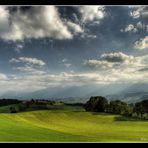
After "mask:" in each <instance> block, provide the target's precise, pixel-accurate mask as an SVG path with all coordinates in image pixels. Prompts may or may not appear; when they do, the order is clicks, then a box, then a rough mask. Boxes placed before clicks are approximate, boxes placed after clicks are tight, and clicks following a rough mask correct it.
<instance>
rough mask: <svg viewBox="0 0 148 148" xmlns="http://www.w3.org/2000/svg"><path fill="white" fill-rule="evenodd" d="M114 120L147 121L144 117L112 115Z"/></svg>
mask: <svg viewBox="0 0 148 148" xmlns="http://www.w3.org/2000/svg"><path fill="white" fill-rule="evenodd" d="M114 120H115V121H133V122H136V121H137V122H139V121H143V122H148V120H145V119H139V118H133V117H124V116H116V117H114Z"/></svg>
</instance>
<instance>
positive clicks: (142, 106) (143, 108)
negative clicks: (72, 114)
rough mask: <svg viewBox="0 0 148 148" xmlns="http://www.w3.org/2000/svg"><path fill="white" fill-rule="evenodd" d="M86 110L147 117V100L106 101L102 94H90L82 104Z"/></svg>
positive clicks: (141, 117)
mask: <svg viewBox="0 0 148 148" xmlns="http://www.w3.org/2000/svg"><path fill="white" fill-rule="evenodd" d="M84 108H85V110H86V111H91V112H105V113H113V114H120V115H123V116H127V117H135V118H140V119H148V100H143V101H140V102H137V103H135V104H127V103H126V102H123V101H121V100H114V101H110V102H109V101H108V100H107V99H106V98H105V97H102V96H92V97H90V99H89V100H88V101H87V102H86V103H85V104H84Z"/></svg>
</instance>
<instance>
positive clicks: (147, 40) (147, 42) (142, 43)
mask: <svg viewBox="0 0 148 148" xmlns="http://www.w3.org/2000/svg"><path fill="white" fill-rule="evenodd" d="M134 48H135V49H137V50H144V49H147V48H148V36H145V37H144V38H141V39H140V40H138V41H136V42H135V44H134Z"/></svg>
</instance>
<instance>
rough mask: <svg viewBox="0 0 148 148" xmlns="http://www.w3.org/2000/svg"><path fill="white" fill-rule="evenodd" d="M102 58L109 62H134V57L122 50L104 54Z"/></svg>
mask: <svg viewBox="0 0 148 148" xmlns="http://www.w3.org/2000/svg"><path fill="white" fill-rule="evenodd" d="M101 59H103V60H106V61H108V62H121V63H122V62H133V60H134V57H133V56H129V55H126V54H124V53H122V52H114V53H108V54H106V53H105V54H102V55H101Z"/></svg>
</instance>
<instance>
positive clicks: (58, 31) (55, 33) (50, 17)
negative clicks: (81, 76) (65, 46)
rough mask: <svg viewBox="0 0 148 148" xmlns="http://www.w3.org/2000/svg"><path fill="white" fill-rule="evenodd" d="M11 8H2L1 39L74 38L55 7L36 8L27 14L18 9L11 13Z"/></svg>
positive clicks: (0, 8) (0, 10)
mask: <svg viewBox="0 0 148 148" xmlns="http://www.w3.org/2000/svg"><path fill="white" fill-rule="evenodd" d="M10 7H11V6H10ZM10 7H3V6H1V7H0V12H1V16H0V37H1V38H2V39H5V40H13V41H16V40H24V39H30V38H35V39H38V38H44V37H51V38H54V39H71V38H72V37H73V35H72V33H71V32H70V31H69V30H68V28H67V26H66V25H65V24H64V22H63V21H62V19H61V18H60V15H59V13H58V10H57V8H56V7H55V6H35V7H31V8H30V9H29V10H28V11H25V12H24V11H22V10H21V9H19V8H18V9H17V11H14V12H13V13H12V12H11V13H10V10H9V8H10ZM75 28H76V27H75Z"/></svg>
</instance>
